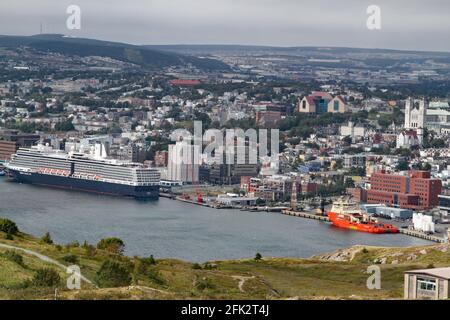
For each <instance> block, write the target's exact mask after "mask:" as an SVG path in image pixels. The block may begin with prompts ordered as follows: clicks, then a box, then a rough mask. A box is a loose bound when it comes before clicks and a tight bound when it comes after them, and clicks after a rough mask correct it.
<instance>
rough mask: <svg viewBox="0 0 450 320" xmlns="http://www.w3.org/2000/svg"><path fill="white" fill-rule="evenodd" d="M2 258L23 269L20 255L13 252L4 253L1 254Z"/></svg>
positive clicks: (23, 265)
mask: <svg viewBox="0 0 450 320" xmlns="http://www.w3.org/2000/svg"><path fill="white" fill-rule="evenodd" d="M3 257H5V258H6V259H8V260H9V261H12V262H15V263H17V264H18V265H19V266H21V267H25V264H24V262H23V257H22V255H21V254H18V253H17V252H15V251H13V250H8V251H5V253H3Z"/></svg>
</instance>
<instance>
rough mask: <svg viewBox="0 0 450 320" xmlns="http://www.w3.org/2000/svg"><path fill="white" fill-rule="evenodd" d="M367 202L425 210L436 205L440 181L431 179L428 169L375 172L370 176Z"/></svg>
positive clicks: (440, 188) (440, 186)
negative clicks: (402, 173)
mask: <svg viewBox="0 0 450 320" xmlns="http://www.w3.org/2000/svg"><path fill="white" fill-rule="evenodd" d="M370 186H371V187H370V190H368V191H367V202H368V203H382V204H386V205H388V206H392V207H400V208H404V209H413V210H427V209H430V208H433V207H435V206H437V205H438V203H439V199H438V195H439V194H440V193H441V191H442V182H441V180H439V179H432V178H431V176H430V172H428V171H409V172H408V173H407V174H406V175H401V174H392V173H386V172H383V171H381V172H376V173H374V174H372V176H371V177H370Z"/></svg>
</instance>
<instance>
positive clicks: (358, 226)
mask: <svg viewBox="0 0 450 320" xmlns="http://www.w3.org/2000/svg"><path fill="white" fill-rule="evenodd" d="M328 217H329V218H330V221H331V222H332V223H333V225H334V226H336V227H338V228H343V229H349V230H354V231H360V232H367V233H375V234H384V233H398V229H397V228H396V227H394V226H392V225H385V224H374V223H357V222H351V221H348V220H345V219H342V218H340V217H339V215H338V214H336V213H334V212H328Z"/></svg>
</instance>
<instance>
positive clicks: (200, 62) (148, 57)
mask: <svg viewBox="0 0 450 320" xmlns="http://www.w3.org/2000/svg"><path fill="white" fill-rule="evenodd" d="M20 46H25V47H29V48H32V49H34V50H38V51H41V52H53V53H60V54H64V55H69V56H70V55H72V56H74V55H76V56H81V57H87V56H104V57H110V58H113V59H116V60H120V61H124V62H130V63H134V64H137V65H142V66H145V67H149V68H164V67H168V66H180V65H187V64H192V65H194V66H196V67H198V68H200V69H205V70H228V69H229V67H228V66H227V65H226V64H224V63H222V62H220V61H218V60H213V59H200V58H197V57H193V56H188V55H183V54H177V53H170V52H163V51H160V50H155V49H150V48H147V47H143V46H135V45H130V44H125V43H118V42H110V41H100V40H93V39H84V38H70V37H63V36H62V35H36V36H30V37H26V36H0V47H4V48H17V47H20Z"/></svg>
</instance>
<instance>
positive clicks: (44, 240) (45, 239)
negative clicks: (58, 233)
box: [41, 231, 53, 244]
mask: <svg viewBox="0 0 450 320" xmlns="http://www.w3.org/2000/svg"><path fill="white" fill-rule="evenodd" d="M41 242H42V243H45V244H53V240H52V237H51V236H50V232H48V231H47V232H46V233H45V234H44V235H43V236H42V238H41Z"/></svg>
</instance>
